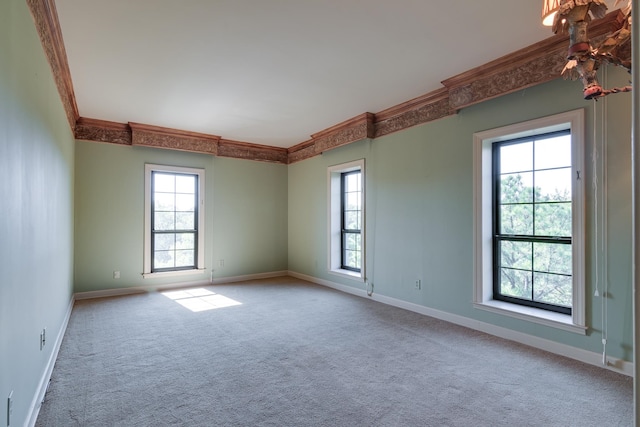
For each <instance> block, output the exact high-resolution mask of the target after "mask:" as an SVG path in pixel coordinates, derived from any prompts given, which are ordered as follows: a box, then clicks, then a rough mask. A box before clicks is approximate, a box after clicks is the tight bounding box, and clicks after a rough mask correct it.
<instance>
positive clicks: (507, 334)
mask: <svg viewBox="0 0 640 427" xmlns="http://www.w3.org/2000/svg"><path fill="white" fill-rule="evenodd" d="M289 275H290V276H292V277H295V278H298V279H302V280H306V281H308V282H312V283H316V284H318V285H323V286H327V287H329V288H333V289H336V290H339V291H342V292H346V293H349V294H352V295H357V296H360V297H364V298H368V299H371V300H374V301H377V302H381V303H383V304H387V305H391V306H394V307H398V308H403V309H405V310H409V311H413V312H415V313H419V314H424V315H426V316H430V317H435V318H436V319H440V320H445V321H447V322H449V323H453V324H456V325H460V326H464V327H467V328H470V329H474V330H476V331H480V332H484V333H487V334H489V335H493V336H496V337H500V338H504V339H507V340H510V341H515V342H518V343H520V344H524V345H528V346H530V347H535V348H538V349H540V350H544V351H548V352H550V353H554V354H557V355H560V356H565V357H568V358H571V359H574V360H578V361H580V362H584V363H588V364H590V365H595V366H599V367H601V368H605V369H609V370H611V371H615V372H618V373H621V374H625V375H628V376H633V363H632V362H628V361H626V360H622V359H618V358H615V357H610V356H607V359H606V362H607V363H606V366H605V365H603V363H602V354H600V353H594V352H592V351H588V350H584V349H581V348H577V347H572V346H569V345H566V344H562V343H559V342H556V341H551V340H548V339H545V338H539V337H536V336H533V335H529V334H525V333H523V332H518V331H514V330H512V329H508V328H504V327H502V326H496V325H492V324H490V323H486V322H481V321H479V320H474V319H471V318H468V317H464V316H460V315H457V314H452V313H447V312H445V311H441V310H436V309H433V308H429V307H425V306H423V305H419V304H415V303H412V302H407V301H402V300H399V299H396V298H392V297H387V296H384V295H378V294H376V293H375V292H374V293H373V295H372V296H368V295H367V292H366V289H364V288H363V289H358V288H354V287H351V286H345V285H341V284H339V283H334V282H331V281H329V280H324V279H319V278H317V277H313V276H308V275H306V274H300V273H296V272H294V271H289Z"/></svg>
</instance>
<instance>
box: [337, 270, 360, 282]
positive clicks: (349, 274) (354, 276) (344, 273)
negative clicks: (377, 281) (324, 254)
mask: <svg viewBox="0 0 640 427" xmlns="http://www.w3.org/2000/svg"><path fill="white" fill-rule="evenodd" d="M329 273H330V274H333V275H335V276H340V277H344V278H346V279H351V280H357V281H358V282H362V283H364V277H362V273H358V272H356V271H351V270H344V269H342V268H337V269H335V270H329Z"/></svg>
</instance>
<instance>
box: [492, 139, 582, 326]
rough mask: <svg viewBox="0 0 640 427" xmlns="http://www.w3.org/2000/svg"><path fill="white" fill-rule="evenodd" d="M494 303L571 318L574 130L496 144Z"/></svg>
mask: <svg viewBox="0 0 640 427" xmlns="http://www.w3.org/2000/svg"><path fill="white" fill-rule="evenodd" d="M492 150H493V180H494V187H493V188H494V197H493V199H494V211H493V212H494V213H493V214H494V240H493V248H494V273H493V285H494V294H493V297H494V299H497V300H502V301H507V302H512V303H516V304H522V305H527V306H532V307H536V308H542V309H546V310H551V311H557V312H559V313H565V314H571V307H572V287H573V281H572V251H571V244H572V164H571V133H570V131H569V130H566V131H560V132H553V133H549V134H543V135H537V136H532V137H524V138H519V139H515V140H510V141H504V142H496V143H494V144H493V147H492Z"/></svg>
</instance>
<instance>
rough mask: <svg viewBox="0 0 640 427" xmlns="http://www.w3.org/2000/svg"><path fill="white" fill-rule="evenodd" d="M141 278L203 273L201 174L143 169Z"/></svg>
mask: <svg viewBox="0 0 640 427" xmlns="http://www.w3.org/2000/svg"><path fill="white" fill-rule="evenodd" d="M145 193H146V194H145V220H146V222H145V257H144V273H145V276H147V275H149V274H156V273H167V272H188V271H198V270H202V269H204V242H203V240H204V238H203V236H204V230H203V226H204V170H202V169H192V168H181V167H173V166H158V165H146V166H145Z"/></svg>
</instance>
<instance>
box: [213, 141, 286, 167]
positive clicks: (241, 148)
mask: <svg viewBox="0 0 640 427" xmlns="http://www.w3.org/2000/svg"><path fill="white" fill-rule="evenodd" d="M217 155H218V156H219V157H233V158H236V159H246V160H257V161H260V162H272V163H284V164H287V163H288V152H287V149H286V148H280V147H271V146H268V145H260V144H251V143H248V142H240V141H232V140H229V139H221V140H220V142H219V144H218V153H217Z"/></svg>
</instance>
